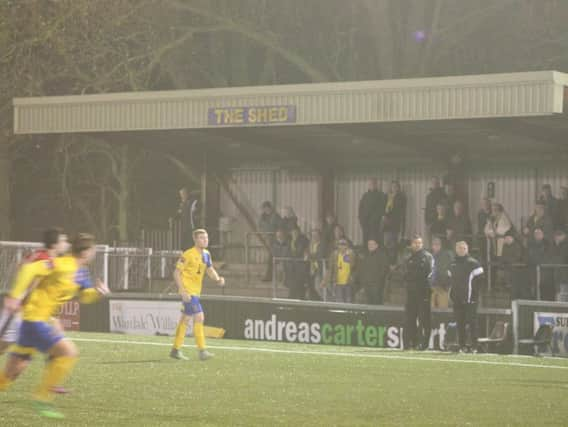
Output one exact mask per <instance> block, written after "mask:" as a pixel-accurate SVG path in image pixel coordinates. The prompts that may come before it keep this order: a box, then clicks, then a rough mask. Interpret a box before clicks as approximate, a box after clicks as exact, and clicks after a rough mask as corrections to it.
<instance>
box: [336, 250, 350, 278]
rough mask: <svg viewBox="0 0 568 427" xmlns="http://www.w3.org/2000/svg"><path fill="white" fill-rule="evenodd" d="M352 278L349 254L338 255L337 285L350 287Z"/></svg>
mask: <svg viewBox="0 0 568 427" xmlns="http://www.w3.org/2000/svg"><path fill="white" fill-rule="evenodd" d="M350 278H351V262H350V259H349V255H348V254H341V253H339V254H337V283H336V285H348V284H349V279H350Z"/></svg>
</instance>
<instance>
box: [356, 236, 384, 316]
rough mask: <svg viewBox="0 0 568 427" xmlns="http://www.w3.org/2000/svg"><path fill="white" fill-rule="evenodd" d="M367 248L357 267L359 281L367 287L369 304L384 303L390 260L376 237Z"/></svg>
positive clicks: (366, 292) (368, 243) (364, 287)
mask: <svg viewBox="0 0 568 427" xmlns="http://www.w3.org/2000/svg"><path fill="white" fill-rule="evenodd" d="M367 250H368V252H367V253H365V255H364V256H363V258H362V259H361V261H360V264H359V265H358V267H357V281H358V283H359V285H361V286H362V287H363V289H365V296H366V297H367V303H368V304H379V305H380V304H382V303H383V294H384V289H385V281H386V277H387V274H388V272H389V262H388V257H387V254H386V253H385V251H384V250H383V249H382V248H379V244H378V242H377V241H376V240H374V239H369V241H368V242H367Z"/></svg>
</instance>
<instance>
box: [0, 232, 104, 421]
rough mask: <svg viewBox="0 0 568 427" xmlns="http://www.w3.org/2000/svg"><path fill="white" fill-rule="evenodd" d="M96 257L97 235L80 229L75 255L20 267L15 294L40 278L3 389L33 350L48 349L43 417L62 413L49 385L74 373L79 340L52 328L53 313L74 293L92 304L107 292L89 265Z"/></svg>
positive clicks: (0, 379) (41, 393)
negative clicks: (93, 279)
mask: <svg viewBox="0 0 568 427" xmlns="http://www.w3.org/2000/svg"><path fill="white" fill-rule="evenodd" d="M94 256H95V242H94V238H93V236H91V235H88V234H79V236H78V237H77V238H76V240H75V241H74V242H73V245H72V254H71V255H69V256H63V257H59V258H54V259H51V260H40V261H36V262H31V263H28V264H25V265H24V266H22V268H21V269H20V271H19V273H18V275H17V277H16V280H15V283H14V286H13V287H12V290H11V291H10V295H9V296H10V297H11V298H15V299H20V300H21V299H22V296H23V295H24V294H25V293H26V290H27V289H29V286H30V283H32V282H33V281H34V280H36V279H41V280H40V281H39V283H38V284H37V286H36V287H35V288H34V289H33V290H32V291H31V293H29V295H28V297H27V299H26V301H25V303H24V305H23V309H22V319H23V321H22V325H21V327H20V333H19V337H18V341H17V343H16V344H15V345H14V346H13V347H12V348H11V349H10V356H9V358H8V361H7V362H6V367H5V368H4V372H2V373H0V391H1V390H6V389H7V388H8V387H9V386H10V384H11V383H12V382H13V381H14V380H15V379H16V378H17V377H18V376H19V375H20V374H21V373H22V372H23V371H24V369H25V368H26V367H27V366H28V364H29V362H30V359H31V357H32V355H33V354H35V353H36V352H37V351H40V352H42V353H46V354H47V355H48V356H49V361H48V363H47V364H46V367H45V370H44V375H43V378H42V380H41V383H40V385H39V387H38V388H37V390H36V392H35V393H34V403H35V406H36V408H37V409H38V411H39V413H40V415H42V416H45V417H49V418H63V415H62V414H61V413H59V412H58V411H57V410H55V409H54V408H53V406H52V405H51V400H52V394H51V390H52V388H53V387H54V386H55V385H58V384H61V382H62V381H63V379H65V378H66V377H67V375H68V374H69V373H70V372H71V370H72V369H73V366H74V365H75V362H76V360H77V354H78V353H77V348H76V347H75V345H74V344H73V343H72V342H71V341H69V340H67V339H65V338H64V336H63V334H62V333H61V332H60V331H58V330H57V329H55V328H54V327H53V325H52V323H51V322H50V320H51V317H52V316H53V315H54V314H55V313H57V312H58V311H59V309H60V308H61V306H62V305H63V304H64V303H65V302H67V301H69V300H71V299H73V298H74V297H75V296H79V301H80V302H82V303H87V304H89V303H93V302H95V301H97V300H98V299H99V298H100V297H101V295H106V294H108V292H109V289H108V287H107V286H106V285H105V284H104V283H102V282H101V281H100V280H99V281H98V282H97V284H96V286H95V287H93V286H92V284H91V280H90V277H89V271H88V270H87V265H88V264H89V263H90V262H91V261H92V260H93V258H94Z"/></svg>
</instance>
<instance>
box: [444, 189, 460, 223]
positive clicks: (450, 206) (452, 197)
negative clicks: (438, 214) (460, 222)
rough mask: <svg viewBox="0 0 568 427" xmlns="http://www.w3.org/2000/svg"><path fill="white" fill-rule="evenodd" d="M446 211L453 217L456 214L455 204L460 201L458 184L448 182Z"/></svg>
mask: <svg viewBox="0 0 568 427" xmlns="http://www.w3.org/2000/svg"><path fill="white" fill-rule="evenodd" d="M445 200H446V212H447V214H448V217H450V218H451V217H452V216H453V214H454V204H455V203H456V202H457V201H458V195H457V193H456V186H455V185H454V184H452V183H446V199H445Z"/></svg>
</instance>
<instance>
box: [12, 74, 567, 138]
mask: <svg viewBox="0 0 568 427" xmlns="http://www.w3.org/2000/svg"><path fill="white" fill-rule="evenodd" d="M566 85H568V75H566V74H563V73H559V72H555V71H539V72H527V73H511V74H489V75H475V76H454V77H435V78H423V79H404V80H382V81H365V82H341V83H315V84H301V85H280V86H256V87H236V88H217V89H198V90H176V91H159V92H129V93H109V94H97V95H69V96H53V97H35V98H15V99H14V114H15V117H14V132H15V133H16V134H34V133H66V132H106V131H129V130H167V129H199V128H214V127H218V126H219V123H215V122H212V120H211V113H212V111H211V109H214V108H217V109H221V110H223V109H227V111H229V110H230V109H235V108H239V107H245V109H246V108H247V107H257V108H258V107H260V108H262V107H265V108H269V107H274V108H279V107H282V109H281V110H278V111H280V112H281V113H282V115H281V116H280V117H278V116H277V115H276V112H275V113H274V114H275V115H274V120H272V119H270V120H269V119H267V120H266V121H264V122H262V121H261V123H258V121H257V122H254V123H253V122H252V121H249V122H247V121H246V120H245V121H243V120H242V109H239V110H238V112H237V113H238V114H241V116H239V117H240V118H241V120H231V122H230V123H223V124H222V125H221V126H223V127H235V126H239V127H241V126H249V127H253V126H271V125H275V124H278V125H310V124H334V123H365V122H392V121H409V120H439V119H457V118H461V119H465V118H479V117H516V116H531V115H547V114H553V113H561V112H562V107H563V96H564V90H563V88H564V86H566ZM284 107H286V108H287V109H284ZM245 115H246V113H245ZM266 117H268V113H267V115H266Z"/></svg>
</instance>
